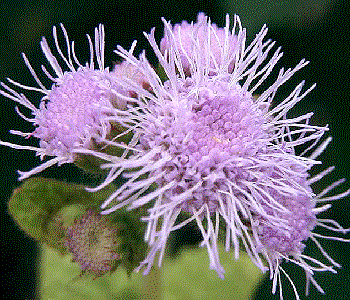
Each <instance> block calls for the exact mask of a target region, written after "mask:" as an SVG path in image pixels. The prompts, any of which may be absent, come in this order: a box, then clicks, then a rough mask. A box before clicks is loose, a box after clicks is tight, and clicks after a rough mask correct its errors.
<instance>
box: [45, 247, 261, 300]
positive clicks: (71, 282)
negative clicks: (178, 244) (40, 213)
mask: <svg viewBox="0 0 350 300" xmlns="http://www.w3.org/2000/svg"><path fill="white" fill-rule="evenodd" d="M219 248H220V257H221V263H222V265H223V267H224V268H225V271H226V273H225V279H224V280H222V279H220V278H218V276H217V274H216V272H214V271H213V270H209V258H208V254H207V251H206V249H202V248H199V249H191V250H186V251H183V252H182V253H181V255H180V256H179V257H178V258H177V259H170V258H167V257H166V258H165V260H164V262H163V266H162V267H161V268H160V272H161V274H160V278H161V280H160V283H155V284H156V285H158V287H161V291H162V295H163V297H162V299H165V300H209V299H230V300H235V299H237V300H238V299H239V300H245V299H252V296H253V293H254V290H255V288H256V287H257V285H258V283H259V281H260V280H261V279H262V274H261V272H260V270H259V269H258V268H257V267H255V265H254V264H253V263H252V262H251V260H250V259H249V257H248V256H247V254H245V253H241V254H240V259H239V260H238V261H236V260H235V259H234V257H233V253H232V252H229V253H227V252H225V251H224V249H223V247H222V246H220V247H219ZM79 273H80V270H79V268H78V267H77V266H76V265H72V264H71V263H70V256H65V257H62V256H59V255H58V254H57V253H56V252H54V251H52V250H51V249H49V248H47V247H43V250H42V254H41V260H40V278H41V280H40V285H39V291H40V299H45V300H46V299H55V300H71V299H72V300H80V299H82V300H83V299H84V300H89V299H98V300H105V299H106V300H108V299H120V300H121V299H131V300H132V299H147V298H146V297H145V293H146V294H147V292H148V291H149V289H150V288H151V286H148V287H145V284H147V282H149V280H147V278H145V277H144V276H143V275H142V272H139V273H132V274H131V276H130V278H128V276H127V275H126V272H125V270H123V269H120V268H119V269H118V270H117V271H116V272H115V273H113V274H112V275H105V276H103V277H99V278H97V279H95V280H93V279H91V278H86V277H85V278H84V277H79Z"/></svg>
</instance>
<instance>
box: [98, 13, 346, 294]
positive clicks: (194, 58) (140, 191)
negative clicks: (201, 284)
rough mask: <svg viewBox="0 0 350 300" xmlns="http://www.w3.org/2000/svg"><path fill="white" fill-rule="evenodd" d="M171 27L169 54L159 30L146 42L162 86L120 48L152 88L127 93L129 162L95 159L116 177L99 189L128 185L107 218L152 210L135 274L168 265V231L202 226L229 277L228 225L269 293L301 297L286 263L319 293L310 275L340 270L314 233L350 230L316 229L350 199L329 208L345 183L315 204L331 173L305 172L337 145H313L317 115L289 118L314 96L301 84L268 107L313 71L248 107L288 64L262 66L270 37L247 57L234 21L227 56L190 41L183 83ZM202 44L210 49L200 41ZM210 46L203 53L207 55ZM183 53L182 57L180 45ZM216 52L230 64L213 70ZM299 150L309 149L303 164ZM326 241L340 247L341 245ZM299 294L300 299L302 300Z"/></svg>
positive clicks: (231, 239) (282, 77)
mask: <svg viewBox="0 0 350 300" xmlns="http://www.w3.org/2000/svg"><path fill="white" fill-rule="evenodd" d="M201 18H202V17H201ZM201 22H202V26H203V27H204V28H206V30H207V31H208V32H215V31H216V30H218V29H217V28H216V26H214V25H212V24H211V23H210V20H208V19H207V18H204V19H203V20H202V21H201ZM164 24H165V36H166V37H167V40H166V44H167V46H166V51H163V52H162V51H161V50H162V49H160V48H159V47H158V45H157V44H156V41H155V38H154V29H153V30H152V31H151V33H150V34H147V35H146V37H147V39H148V40H149V42H150V44H151V46H152V47H153V50H154V52H155V53H156V55H157V57H158V59H159V62H160V64H161V65H162V68H163V69H164V72H165V74H166V76H167V80H166V81H165V82H162V80H161V79H160V77H159V76H158V74H157V73H156V72H155V71H154V69H153V68H152V66H151V65H150V63H149V62H148V61H147V59H146V57H145V54H144V53H143V54H142V55H141V56H140V58H136V57H135V56H134V55H133V54H132V50H133V49H132V50H130V51H126V50H124V49H123V48H121V47H119V48H118V52H117V53H118V54H119V55H120V56H121V57H122V58H124V59H125V60H126V61H127V62H128V63H130V64H131V65H134V66H135V67H136V68H138V69H139V71H140V72H141V73H142V74H144V76H145V77H146V78H147V82H148V83H149V84H150V87H151V89H150V90H146V89H143V90H142V89H140V87H139V86H136V85H135V84H134V83H133V82H131V81H130V80H125V81H123V82H120V84H121V85H122V86H123V87H124V88H125V89H128V90H135V92H136V93H137V95H138V97H137V98H136V99H130V101H129V102H128V103H129V105H128V106H127V109H126V110H125V111H124V112H123V114H122V115H118V116H116V117H115V120H116V121H117V122H120V123H121V124H124V126H125V127H126V128H129V129H130V130H133V132H134V138H133V139H132V140H131V141H130V143H129V145H127V146H125V149H126V150H129V151H130V156H129V157H128V159H124V158H119V157H109V158H107V157H105V156H104V155H103V154H100V156H101V157H102V158H105V159H106V160H109V161H110V163H107V164H105V165H104V166H103V167H105V168H110V174H109V176H108V178H107V180H106V182H105V183H103V184H102V185H101V187H103V186H104V185H105V184H107V183H108V182H110V181H112V180H113V179H115V178H117V176H119V174H121V173H123V175H124V177H126V178H127V181H126V183H124V184H123V185H122V186H121V187H120V188H118V189H117V190H116V192H115V193H113V195H111V196H110V197H109V198H108V199H107V200H106V201H105V203H104V204H103V205H102V208H103V209H105V211H104V212H103V213H105V214H108V213H111V212H113V211H115V210H116V209H118V208H120V207H122V206H124V205H129V207H130V208H137V207H140V206H143V205H145V204H148V203H152V208H150V209H149V215H148V216H145V217H144V218H143V220H144V221H146V222H147V223H148V229H147V231H146V236H145V237H146V240H147V241H148V243H149V245H150V246H151V250H150V252H149V254H148V256H147V258H146V259H145V261H144V262H143V263H142V264H141V266H140V268H141V267H143V266H146V269H145V273H147V272H149V270H150V268H151V266H152V264H153V260H154V258H155V256H156V254H157V253H158V252H160V256H159V264H161V261H162V257H163V254H164V250H165V245H166V241H167V238H168V236H169V234H170V232H171V231H173V230H176V229H178V228H180V227H182V226H184V225H185V224H187V223H188V222H190V221H192V220H195V221H196V222H197V224H198V227H199V228H200V230H201V232H202V235H203V242H202V245H203V246H206V247H207V249H208V253H209V258H210V267H211V268H213V269H215V270H216V271H217V273H218V274H219V276H220V277H223V274H224V270H223V268H222V266H221V264H220V259H219V255H218V250H217V239H218V232H219V224H220V222H219V220H220V218H221V219H223V220H224V221H225V224H226V226H225V227H226V249H227V250H229V249H230V248H231V247H232V248H233V249H234V252H235V257H236V258H238V257H239V249H240V245H244V248H245V250H246V251H247V253H248V254H249V255H250V257H251V258H252V260H253V261H254V263H255V264H256V265H257V266H258V267H259V268H260V269H261V270H262V271H263V272H265V271H268V270H270V271H271V278H273V282H274V288H273V290H274V291H275V289H276V283H277V282H280V274H281V273H283V274H285V275H286V276H287V278H288V279H289V280H290V282H291V284H292V285H293V287H294V284H293V282H292V280H291V279H290V278H289V276H288V275H287V274H286V273H285V271H284V270H283V269H282V268H281V262H282V261H283V260H290V261H293V262H294V263H296V264H297V265H299V266H301V267H302V268H303V269H304V271H305V273H306V276H307V279H308V282H309V281H311V282H312V283H313V284H314V285H315V286H316V287H317V288H318V289H319V290H320V291H322V289H321V287H320V286H319V285H318V284H317V283H316V282H315V280H314V279H313V277H312V275H313V273H314V271H331V272H335V271H334V269H333V267H338V266H339V265H338V264H337V263H336V262H334V261H333V260H332V259H331V258H330V257H329V255H328V254H327V253H326V252H325V251H324V250H323V248H322V247H321V245H320V243H319V242H318V240H317V239H316V238H317V237H318V238H322V237H323V236H321V235H319V234H316V233H314V232H313V229H314V227H316V226H317V225H318V226H322V227H325V228H327V229H330V230H333V231H336V232H341V233H346V232H347V230H345V229H344V228H342V227H341V226H340V225H339V224H338V223H337V222H335V221H333V220H327V219H317V214H319V213H320V212H323V211H325V210H327V209H328V208H329V207H330V205H329V204H326V205H324V206H320V207H319V206H317V204H318V203H321V202H324V201H327V200H335V199H340V198H343V197H345V196H347V195H348V194H349V193H350V191H346V192H344V193H342V194H339V195H335V196H331V197H324V196H325V195H327V194H328V193H329V192H330V191H331V190H333V188H334V187H336V186H337V185H339V184H340V183H342V182H343V180H341V181H338V182H336V183H334V184H332V185H331V186H330V187H328V188H326V189H325V190H324V191H323V192H322V193H321V194H319V195H315V194H314V193H313V190H312V187H311V185H312V184H313V183H314V182H316V181H318V180H320V179H321V178H323V177H324V176H325V175H327V174H328V173H330V172H331V171H332V170H333V168H329V169H327V170H325V171H324V172H322V173H320V174H319V175H317V176H315V177H314V178H310V177H309V171H310V169H311V168H312V167H313V166H314V165H316V164H320V163H321V162H319V161H317V160H316V158H317V156H318V155H319V154H320V153H321V152H322V151H323V150H324V149H325V148H326V146H327V144H328V143H329V142H330V138H328V139H326V140H325V141H324V142H323V143H321V144H320V145H318V144H319V141H320V139H321V138H322V136H323V134H324V133H325V132H326V131H327V130H328V128H327V127H320V126H314V125H311V124H310V118H311V116H312V113H307V114H304V115H301V116H298V117H293V118H288V112H289V110H290V109H291V108H293V107H294V106H295V105H296V104H297V103H298V102H299V101H301V100H302V99H303V98H304V97H305V96H306V95H307V94H308V93H309V92H310V91H311V90H312V89H313V88H314V87H315V85H312V86H311V87H310V88H308V89H306V90H304V82H301V83H300V84H299V85H297V86H296V87H295V89H294V90H293V91H292V93H291V94H290V95H289V96H287V97H286V98H285V99H284V100H283V101H282V102H280V103H279V104H274V106H272V101H273V100H274V97H275V95H276V92H277V90H278V89H279V87H280V86H281V85H283V84H284V83H285V82H286V81H288V80H289V79H290V77H291V76H292V75H293V74H294V73H295V72H297V71H298V70H299V69H301V68H303V67H304V66H305V65H307V63H308V62H306V61H305V60H302V61H301V62H300V63H299V64H297V66H296V67H295V68H293V69H287V70H284V69H281V70H280V71H279V73H278V76H277V79H276V81H275V82H274V83H272V84H271V85H270V86H269V87H268V88H267V89H266V90H264V91H262V92H261V94H260V95H258V96H253V93H254V92H255V91H256V90H257V89H258V88H259V87H260V86H261V84H262V83H263V82H264V81H265V79H266V78H267V77H268V76H269V74H270V73H271V72H272V69H273V68H274V66H275V65H276V63H277V62H278V60H279V59H280V58H281V56H282V53H281V52H280V48H278V49H277V50H276V51H275V52H274V53H273V54H272V55H271V56H270V58H269V59H267V57H268V56H269V55H270V52H271V49H272V47H273V46H274V43H273V42H271V41H270V40H267V41H264V37H265V35H266V33H267V29H266V27H265V26H264V27H263V28H262V30H261V31H260V33H259V34H258V35H257V36H256V38H255V39H254V41H253V42H252V43H251V44H250V45H249V46H248V47H246V46H245V40H246V36H245V29H243V28H242V27H241V23H240V20H239V18H238V17H237V16H235V21H234V27H233V29H232V31H231V33H230V34H229V18H228V17H227V22H226V27H225V28H224V29H219V30H221V31H222V30H224V32H225V35H224V36H223V37H224V39H223V41H222V43H221V44H220V46H219V49H220V50H221V51H216V49H217V45H211V44H210V39H211V34H206V35H203V36H201V37H198V38H196V37H193V38H192V39H191V40H192V41H196V40H197V42H194V43H193V44H192V45H191V51H192V55H187V56H186V59H187V60H188V63H189V65H190V66H191V76H190V77H188V76H187V75H186V72H187V71H186V64H185V63H184V62H183V54H182V52H181V51H179V38H180V37H181V36H180V34H181V31H180V30H178V31H176V30H175V34H174V29H173V27H172V26H171V25H170V23H168V22H166V21H165V20H164ZM186 26H187V25H186ZM192 29H193V26H191V30H192ZM221 31H220V32H221ZM191 34H193V33H191ZM186 35H187V33H185V34H184V36H185V37H186ZM233 36H234V37H235V39H236V43H237V46H235V47H234V52H233V53H228V52H227V51H228V48H227V45H228V44H229V43H230V39H231V37H233ZM200 39H204V40H201V42H198V40H200ZM163 43H164V42H163ZM203 43H204V44H205V45H207V48H204V50H205V51H203V47H202V44H203ZM180 44H182V46H181V45H180V47H181V49H182V50H183V49H184V48H185V47H184V45H183V44H184V43H183V42H180ZM222 45H226V46H222ZM161 47H162V46H161ZM163 47H164V46H163ZM208 47H209V48H208ZM222 47H224V48H222ZM223 49H224V50H223ZM203 52H205V53H204V54H203ZM163 53H164V54H163ZM218 53H220V54H222V53H226V54H229V55H221V56H220V59H218V60H217V61H216V63H213V62H212V61H211V60H210V59H208V58H212V57H213V58H215V57H217V55H219V54H218ZM203 55H204V56H206V59H203ZM232 58H234V60H232ZM232 61H234V65H233V69H232V70H230V68H228V66H229V65H230V64H231V62H232ZM130 103H132V105H130ZM298 146H302V148H303V152H302V153H300V154H297V151H299V150H298ZM154 186H157V188H155V189H154ZM180 213H185V214H187V216H188V219H187V220H186V221H184V222H182V223H180V224H177V223H176V220H177V217H178V215H179V214H180ZM309 238H311V239H312V240H313V241H314V242H315V244H316V245H317V247H318V248H319V249H320V251H321V253H322V254H323V255H324V257H325V259H326V260H327V261H328V262H329V263H330V265H326V264H324V263H322V262H319V261H317V260H315V259H313V258H311V257H308V256H306V255H305V254H303V250H304V247H305V246H304V242H305V241H306V240H307V239H309ZM325 238H330V239H335V240H341V241H344V240H343V239H341V238H338V237H325ZM264 259H265V261H267V264H266V263H265V262H264ZM294 289H295V287H294ZM295 293H296V296H297V297H298V293H297V291H296V289H295Z"/></svg>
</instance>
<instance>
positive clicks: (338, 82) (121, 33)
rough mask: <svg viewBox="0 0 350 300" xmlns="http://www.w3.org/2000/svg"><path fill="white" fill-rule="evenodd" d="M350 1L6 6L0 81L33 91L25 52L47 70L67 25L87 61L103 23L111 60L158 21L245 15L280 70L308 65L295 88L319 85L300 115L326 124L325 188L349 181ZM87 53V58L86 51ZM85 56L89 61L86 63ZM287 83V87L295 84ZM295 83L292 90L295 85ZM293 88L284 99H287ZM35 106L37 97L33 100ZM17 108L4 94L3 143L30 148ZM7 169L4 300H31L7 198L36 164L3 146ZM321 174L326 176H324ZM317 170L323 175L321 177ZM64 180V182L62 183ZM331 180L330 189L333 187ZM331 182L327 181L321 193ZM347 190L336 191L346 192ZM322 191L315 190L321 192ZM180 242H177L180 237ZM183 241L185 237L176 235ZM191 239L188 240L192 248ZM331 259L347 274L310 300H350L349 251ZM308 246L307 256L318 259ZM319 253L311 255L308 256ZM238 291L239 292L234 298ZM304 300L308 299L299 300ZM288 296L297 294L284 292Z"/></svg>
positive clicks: (70, 177)
mask: <svg viewBox="0 0 350 300" xmlns="http://www.w3.org/2000/svg"><path fill="white" fill-rule="evenodd" d="M347 2H348V1H336V0H328V1H327V0H310V1H307V0H305V1H272V0H269V1H258V0H250V1H229V2H228V3H226V2H225V1H217V2H215V1H210V4H209V5H206V4H205V2H204V1H187V2H186V4H182V3H181V2H176V1H150V2H149V3H147V2H140V1H114V2H113V4H107V2H104V1H99V2H97V1H93V2H92V1H91V2H90V1H71V2H69V1H61V0H59V1H53V0H45V1H43V0H36V1H30V0H29V1H1V4H0V14H1V19H0V81H5V80H6V77H11V78H13V79H15V80H17V81H19V82H23V83H26V84H28V85H34V81H33V79H31V78H30V77H31V76H30V74H29V72H28V70H27V69H26V68H25V65H24V62H23V60H22V58H21V55H20V53H21V52H25V53H26V54H27V56H28V57H29V59H30V61H31V62H32V64H33V66H34V68H35V70H39V68H40V65H41V64H46V62H45V60H44V58H43V55H42V53H41V50H40V46H39V42H40V40H41V36H46V37H47V38H48V40H49V43H50V42H52V26H53V25H58V24H59V23H60V22H62V23H64V25H65V27H66V29H67V31H68V34H69V37H70V38H71V40H75V41H76V43H77V46H78V47H77V52H78V54H80V52H81V55H80V56H79V57H81V58H82V59H81V60H82V61H84V59H85V58H86V59H87V56H86V55H87V53H88V51H87V49H88V48H87V42H86V37H85V34H87V33H88V34H90V35H93V30H94V28H95V26H97V25H98V24H99V23H103V24H105V29H106V62H107V63H111V62H112V61H113V60H115V59H116V58H117V57H116V56H115V55H114V54H113V49H115V48H116V45H117V44H120V45H122V46H123V47H125V48H129V46H130V45H131V43H132V41H133V40H134V39H137V40H139V41H140V43H139V49H142V48H144V47H146V49H147V44H146V43H145V39H144V37H143V34H142V32H143V31H146V32H149V31H150V29H151V27H156V28H157V31H156V36H157V37H158V41H159V40H160V38H161V36H162V32H163V26H162V22H161V20H160V18H161V17H165V18H166V19H167V20H171V21H172V22H173V23H177V22H180V21H181V20H188V21H194V20H195V19H196V15H197V13H198V12H199V11H204V12H205V13H207V15H209V16H210V17H211V19H212V21H213V22H215V23H217V24H218V25H219V26H223V25H224V22H225V14H226V13H230V14H231V15H233V13H237V14H239V15H240V16H241V20H242V23H243V26H244V27H247V30H248V34H249V35H251V38H252V37H253V34H255V33H257V32H258V30H259V28H261V26H262V25H263V23H266V24H267V25H268V27H269V33H268V37H269V38H271V39H273V40H275V41H277V44H278V45H280V46H282V49H283V51H284V53H285V55H284V57H283V58H282V60H281V62H280V63H279V67H282V66H283V67H293V66H294V65H295V64H297V63H298V62H299V61H300V60H301V59H302V58H306V59H307V60H310V61H311V63H310V64H309V65H308V66H307V67H306V68H305V69H303V70H302V71H300V72H299V73H298V74H297V75H296V76H295V77H294V78H293V80H291V82H290V84H294V86H295V85H296V84H297V83H299V82H300V81H301V80H303V79H305V80H306V86H307V87H308V86H310V85H311V84H312V83H313V82H317V84H318V85H317V88H316V90H314V91H313V92H312V93H311V94H310V95H309V96H308V97H307V98H306V99H305V100H304V101H302V103H301V104H300V105H299V106H298V107H297V108H296V109H295V113H297V114H300V113H303V112H307V111H314V112H315V116H314V118H313V123H314V124H320V125H325V124H329V127H330V130H331V135H332V136H333V137H334V140H333V142H332V144H331V145H330V146H329V148H328V149H327V150H326V151H325V153H324V154H323V155H322V157H321V159H322V161H323V162H324V166H323V168H325V167H328V166H331V165H336V167H337V169H336V171H335V172H334V174H333V175H332V176H330V177H331V178H329V181H335V180H337V179H339V178H343V177H345V178H350V171H349V170H350V168H349V164H350V163H349V159H348V157H349V155H350V143H349V142H350V139H349V134H350V130H349V124H350V122H349V109H350V104H349V74H350V73H349V71H350V68H349V52H350V51H349V40H348V36H347V34H348V32H349V20H348V15H347V14H348V11H349V5H348V4H347ZM81 50H82V51H81ZM84 54H85V57H84ZM289 86H290V85H289ZM292 86H293V85H292ZM287 90H288V88H286V89H285V90H283V91H282V92H287ZM35 101H37V102H36V103H38V101H39V99H34V100H33V102H35ZM14 106H15V105H14V103H13V102H12V101H9V100H8V99H6V98H4V97H2V96H0V108H1V118H0V122H1V125H0V139H1V140H3V141H12V142H15V143H19V144H24V141H23V140H22V139H17V138H15V137H13V136H12V137H11V136H10V135H9V134H8V130H9V129H17V130H23V131H31V130H32V129H31V128H30V127H29V126H28V124H27V123H26V122H25V121H23V120H21V118H20V117H18V116H17V114H16V112H15V111H14ZM0 151H1V157H2V166H1V179H2V180H1V196H2V197H1V209H0V211H1V219H0V220H1V231H2V232H1V243H2V245H1V246H2V247H1V258H2V260H1V270H2V272H1V279H2V286H3V287H4V289H3V292H2V293H3V297H4V298H5V299H34V298H35V274H36V264H35V259H36V255H37V247H36V243H35V242H34V241H33V240H32V239H30V238H28V237H27V236H26V235H24V234H23V233H22V232H21V230H20V229H18V228H17V227H16V225H15V224H14V222H13V221H12V219H11V218H10V217H9V215H8V213H7V201H8V198H9V197H10V194H11V191H12V190H13V188H15V187H16V186H18V181H17V173H16V170H17V169H21V170H29V169H31V168H33V167H34V166H36V165H37V164H38V160H37V159H36V158H35V156H34V154H33V153H27V152H26V151H16V150H13V149H8V148H6V147H2V146H1V147H0ZM319 170H320V169H319ZM56 171H57V168H55V167H53V168H51V169H50V170H48V171H45V172H43V173H42V174H41V175H42V176H47V177H57V175H56V174H57V173H56ZM316 171H317V170H316ZM59 172H60V174H64V175H63V176H64V179H65V180H67V181H76V178H77V177H79V175H80V173H79V171H77V170H76V169H74V168H70V167H61V168H60V171H59ZM61 178H62V176H61ZM328 183H329V182H328ZM326 184H327V180H325V181H322V182H321V183H320V185H319V186H317V187H316V189H317V190H318V191H319V190H321V189H322V186H325V185H326ZM349 187H350V184H349V183H346V184H345V187H343V188H340V189H339V191H340V192H341V191H344V190H345V189H346V188H349ZM317 190H316V192H317ZM349 212H350V205H349V197H348V198H347V199H345V200H341V201H338V202H335V203H334V208H333V209H332V210H331V211H330V212H329V213H328V214H327V218H334V219H336V220H338V221H339V223H340V224H342V225H344V226H345V227H349V226H350V221H349ZM175 240H176V238H175ZM177 240H180V241H183V240H184V239H183V238H182V239H181V238H178V237H177ZM189 242H190V241H189ZM322 244H323V245H324V248H325V250H326V251H327V252H329V253H330V254H331V256H332V257H333V258H334V259H335V260H336V261H337V262H339V263H340V264H341V265H342V266H343V268H342V269H340V270H339V272H338V274H337V275H334V274H330V275H329V274H319V275H317V276H316V279H317V281H318V282H319V283H320V284H321V286H322V287H323V288H324V290H325V291H326V294H325V295H321V294H319V293H318V292H317V291H315V290H314V289H311V295H310V296H309V297H308V299H324V300H326V299H349V294H350V291H349V288H350V286H349V282H350V245H349V244H345V243H339V242H336V241H323V243H322ZM312 250H313V249H312V248H310V249H309V250H308V252H307V253H312ZM311 255H312V256H314V254H311ZM285 269H286V270H287V272H289V274H290V275H291V277H292V278H293V280H294V282H295V283H296V286H297V287H299V291H300V294H303V293H302V291H303V287H304V282H305V276H304V275H303V274H302V272H300V270H298V268H297V267H295V266H294V265H291V264H290V263H289V264H285ZM284 289H285V292H286V293H288V292H290V290H291V289H290V287H289V284H284ZM232 292H233V293H234V292H235V291H232ZM301 298H302V299H304V296H303V295H301ZM255 299H279V297H278V296H277V295H275V296H274V297H273V296H272V295H271V282H269V281H268V280H265V282H264V283H263V285H262V286H261V287H260V288H259V289H258V291H257V294H256V298H255ZM285 299H293V297H291V296H289V295H287V294H285Z"/></svg>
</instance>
